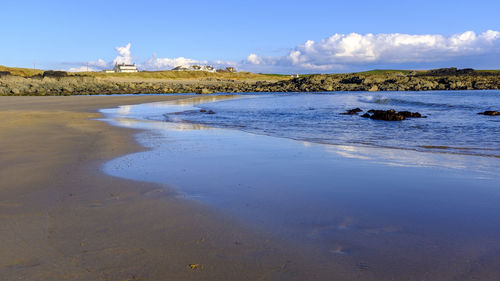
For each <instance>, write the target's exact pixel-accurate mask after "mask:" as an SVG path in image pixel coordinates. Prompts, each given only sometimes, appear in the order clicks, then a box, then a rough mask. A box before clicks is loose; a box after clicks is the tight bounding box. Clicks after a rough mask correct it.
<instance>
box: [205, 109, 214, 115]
mask: <svg viewBox="0 0 500 281" xmlns="http://www.w3.org/2000/svg"><path fill="white" fill-rule="evenodd" d="M207 114H215V112H214V111H213V110H211V109H210V110H209V111H208V112H207Z"/></svg>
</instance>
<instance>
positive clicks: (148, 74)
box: [75, 70, 290, 81]
mask: <svg viewBox="0 0 500 281" xmlns="http://www.w3.org/2000/svg"><path fill="white" fill-rule="evenodd" d="M75 75H88V76H94V77H101V78H108V77H121V78H123V77H126V78H143V79H172V80H175V79H182V80H191V79H193V80H198V79H206V78H214V79H231V80H248V79H251V80H268V81H270V80H272V81H280V80H286V79H290V76H289V75H278V74H256V73H251V72H235V73H231V72H215V73H212V72H205V71H171V70H167V71H141V72H136V73H104V72H81V73H79V74H75Z"/></svg>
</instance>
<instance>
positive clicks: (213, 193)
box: [104, 102, 500, 280]
mask: <svg viewBox="0 0 500 281" xmlns="http://www.w3.org/2000/svg"><path fill="white" fill-rule="evenodd" d="M193 105H195V104H191V103H190V102H185V103H184V105H182V106H183V107H184V108H189V107H191V106H193ZM171 106H179V105H178V104H176V105H172V104H170V105H169V104H161V105H158V104H156V105H155V108H154V109H152V110H151V111H149V114H151V116H146V118H142V119H141V120H136V119H134V114H136V112H138V110H137V109H136V108H135V107H134V106H132V107H131V108H129V109H127V110H124V111H121V112H120V113H118V114H117V117H119V118H116V119H113V118H112V116H111V115H110V114H111V113H112V111H108V112H107V113H108V115H107V116H108V118H111V119H110V120H109V121H110V122H112V123H113V124H115V125H119V126H124V127H129V128H139V129H147V131H146V132H143V133H140V134H139V135H138V140H139V141H140V142H141V143H142V144H143V145H144V146H146V147H151V148H153V149H152V150H151V151H146V152H140V153H135V154H131V155H126V156H123V157H120V158H118V159H115V160H113V161H111V162H108V163H107V164H106V165H105V167H104V170H105V171H106V172H107V173H110V174H112V175H115V176H119V177H123V178H129V179H135V180H144V181H152V182H158V183H163V184H168V185H170V186H173V187H174V188H176V189H177V190H178V191H179V192H180V193H181V194H183V195H184V196H186V197H188V198H192V199H195V200H198V201H200V202H203V203H205V204H209V205H211V206H215V207H216V208H218V209H220V210H222V211H224V212H226V213H227V214H230V215H231V216H233V217H234V218H236V219H240V220H242V221H245V222H247V223H249V224H250V225H253V226H255V227H257V228H261V229H264V230H265V231H269V232H271V233H274V234H275V235H277V236H279V237H281V238H282V239H284V240H289V241H292V242H293V243H294V244H295V245H302V246H303V247H305V248H308V249H312V251H313V252H314V253H315V254H316V255H318V256H322V257H324V258H325V259H328V260H331V261H332V262H335V263H346V264H350V265H352V268H353V269H352V270H359V268H361V269H362V270H366V268H369V271H367V272H364V273H363V274H368V276H372V277H373V276H379V278H375V279H373V278H372V279H373V280H391V279H396V280H422V279H425V278H426V276H433V277H435V278H434V279H433V280H453V279H452V278H451V277H453V276H454V275H453V274H456V272H457V270H458V269H460V268H465V267H467V266H468V264H469V263H470V261H471V260H475V259H479V258H484V257H485V256H486V257H487V258H486V260H487V261H488V262H493V263H492V264H496V263H495V262H498V261H500V256H499V255H498V254H492V253H494V252H496V253H500V239H498V237H500V216H499V214H500V206H499V205H498V202H499V201H500V190H497V189H498V186H500V179H499V177H498V174H497V175H495V174H485V173H483V172H482V171H481V169H477V170H474V171H471V169H472V168H474V167H476V168H477V167H480V166H479V164H481V165H482V166H481V167H488V166H493V165H494V164H495V163H496V162H495V161H496V160H497V159H491V158H487V157H474V156H461V155H442V154H433V153H421V152H416V151H405V150H400V149H384V148H371V147H363V146H333V145H321V144H315V143H311V142H299V141H294V140H289V139H281V138H274V137H268V136H259V135H254V134H248V133H245V132H242V131H238V130H227V129H214V128H209V127H206V126H201V125H195V124H185V123H169V122H159V121H155V118H154V115H155V114H158V113H161V112H162V110H164V109H166V108H167V109H168V108H170V110H178V108H171ZM147 108H148V105H141V108H140V111H141V114H146V115H147V114H148V111H147ZM158 108H160V110H159V111H158ZM125 111H127V112H129V114H131V115H129V116H127V114H126V113H125V114H123V112H125ZM125 116H127V117H132V118H123V117H125ZM160 116H161V114H160ZM145 119H146V120H145ZM474 161H477V162H474ZM443 167H444V168H443ZM472 170H473V169H472ZM488 255H489V256H488ZM356 265H359V266H357V267H356ZM483 270H493V269H491V268H488V267H485V268H483ZM495 270H496V268H495ZM356 272H357V271H356ZM357 273H359V272H357ZM359 274H361V273H359ZM429 274H430V275H429ZM408 276H412V277H415V278H404V277H408ZM365 277H366V276H365ZM362 280H368V279H362Z"/></svg>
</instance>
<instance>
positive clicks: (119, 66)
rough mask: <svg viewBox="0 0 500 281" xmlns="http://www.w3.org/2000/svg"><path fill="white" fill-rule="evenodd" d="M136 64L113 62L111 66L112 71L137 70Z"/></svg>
mask: <svg viewBox="0 0 500 281" xmlns="http://www.w3.org/2000/svg"><path fill="white" fill-rule="evenodd" d="M138 71H139V70H137V66H136V65H135V63H134V64H125V63H121V64H115V67H114V68H113V72H138Z"/></svg>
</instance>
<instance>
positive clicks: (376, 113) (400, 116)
mask: <svg viewBox="0 0 500 281" xmlns="http://www.w3.org/2000/svg"><path fill="white" fill-rule="evenodd" d="M370 114H371V115H370ZM361 117H364V118H370V119H373V120H384V121H403V120H405V119H406V118H425V116H422V114H420V113H418V112H409V111H399V112H398V111H395V110H394V109H389V110H375V109H370V110H368V112H367V113H365V114H363V115H361Z"/></svg>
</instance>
